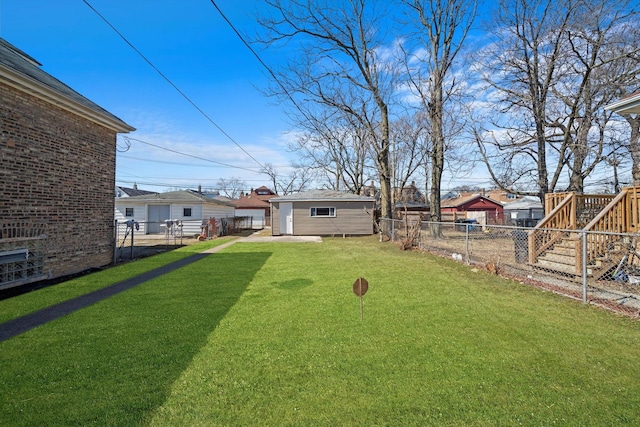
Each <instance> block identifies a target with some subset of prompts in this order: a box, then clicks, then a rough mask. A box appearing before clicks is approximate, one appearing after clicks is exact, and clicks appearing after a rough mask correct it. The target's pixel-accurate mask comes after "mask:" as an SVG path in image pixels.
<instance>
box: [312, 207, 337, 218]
mask: <svg viewBox="0 0 640 427" xmlns="http://www.w3.org/2000/svg"><path fill="white" fill-rule="evenodd" d="M311 216H320V217H335V216H336V208H311Z"/></svg>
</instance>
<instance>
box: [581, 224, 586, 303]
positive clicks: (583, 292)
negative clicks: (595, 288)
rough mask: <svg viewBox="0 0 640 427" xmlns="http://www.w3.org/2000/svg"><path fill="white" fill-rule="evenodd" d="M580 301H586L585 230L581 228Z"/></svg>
mask: <svg viewBox="0 0 640 427" xmlns="http://www.w3.org/2000/svg"><path fill="white" fill-rule="evenodd" d="M581 234H582V303H583V304H586V303H587V232H586V231H585V230H582V233H581Z"/></svg>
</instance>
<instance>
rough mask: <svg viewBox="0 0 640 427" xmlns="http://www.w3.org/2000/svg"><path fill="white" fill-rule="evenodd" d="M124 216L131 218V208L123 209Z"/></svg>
mask: <svg viewBox="0 0 640 427" xmlns="http://www.w3.org/2000/svg"><path fill="white" fill-rule="evenodd" d="M124 216H133V208H125V210H124Z"/></svg>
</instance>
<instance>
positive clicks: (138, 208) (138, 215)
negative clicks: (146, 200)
mask: <svg viewBox="0 0 640 427" xmlns="http://www.w3.org/2000/svg"><path fill="white" fill-rule="evenodd" d="M127 208H133V217H127V216H125V213H126V211H127ZM130 219H132V220H134V221H137V222H138V226H139V227H140V230H139V232H140V233H142V234H146V221H147V207H146V206H145V205H134V204H122V205H121V204H118V200H116V207H115V220H116V221H118V229H119V232H121V233H123V232H124V230H125V226H124V225H123V224H124V223H125V222H127V221H129V220H130Z"/></svg>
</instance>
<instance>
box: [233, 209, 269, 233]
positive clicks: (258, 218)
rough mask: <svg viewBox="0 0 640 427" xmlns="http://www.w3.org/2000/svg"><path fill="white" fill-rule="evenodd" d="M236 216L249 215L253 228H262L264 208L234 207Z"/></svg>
mask: <svg viewBox="0 0 640 427" xmlns="http://www.w3.org/2000/svg"><path fill="white" fill-rule="evenodd" d="M236 216H240V217H244V216H250V217H252V218H253V222H252V224H253V228H254V229H261V228H264V225H265V224H264V209H236Z"/></svg>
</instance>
